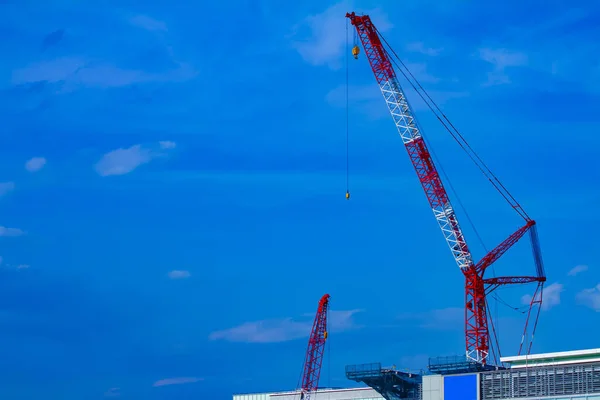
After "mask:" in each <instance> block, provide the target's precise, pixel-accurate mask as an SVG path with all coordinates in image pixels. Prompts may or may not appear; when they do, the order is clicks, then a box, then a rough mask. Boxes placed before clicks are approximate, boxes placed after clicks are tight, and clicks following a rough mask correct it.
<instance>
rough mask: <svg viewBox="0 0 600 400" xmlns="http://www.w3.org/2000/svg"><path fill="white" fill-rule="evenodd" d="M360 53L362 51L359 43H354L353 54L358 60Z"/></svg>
mask: <svg viewBox="0 0 600 400" xmlns="http://www.w3.org/2000/svg"><path fill="white" fill-rule="evenodd" d="M359 53H360V47H358V45H354V47H353V48H352V55H353V56H354V59H355V60H358V55H359Z"/></svg>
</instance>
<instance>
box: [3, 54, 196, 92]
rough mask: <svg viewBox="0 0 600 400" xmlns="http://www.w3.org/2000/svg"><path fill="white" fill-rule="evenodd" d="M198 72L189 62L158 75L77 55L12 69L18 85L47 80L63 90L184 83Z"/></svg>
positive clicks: (15, 82) (13, 78) (14, 81)
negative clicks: (60, 83)
mask: <svg viewBox="0 0 600 400" xmlns="http://www.w3.org/2000/svg"><path fill="white" fill-rule="evenodd" d="M196 75H197V72H196V71H195V70H194V69H193V68H192V67H191V66H190V65H188V64H185V63H179V65H178V68H176V69H172V70H170V71H167V72H164V73H160V74H155V73H149V72H146V71H143V70H133V69H124V68H120V67H118V66H116V65H112V64H109V63H106V62H97V61H90V60H87V59H84V58H78V57H62V58H56V59H53V60H46V61H40V62H38V63H34V64H31V65H28V66H26V67H23V68H19V69H16V70H14V71H13V74H12V83H13V84H15V85H20V84H26V83H32V82H40V81H47V82H49V83H57V82H62V83H64V84H65V86H63V88H62V89H61V92H63V93H64V92H68V91H71V90H74V89H75V88H77V87H79V86H84V87H91V88H111V87H122V86H128V85H132V84H135V83H147V82H166V81H169V82H182V81H186V80H189V79H192V78H194V77H195V76H196Z"/></svg>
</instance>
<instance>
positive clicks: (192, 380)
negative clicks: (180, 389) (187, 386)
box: [152, 377, 204, 387]
mask: <svg viewBox="0 0 600 400" xmlns="http://www.w3.org/2000/svg"><path fill="white" fill-rule="evenodd" d="M203 380H204V379H202V378H196V377H180V378H167V379H161V380H159V381H156V382H154V384H153V385H152V386H154V387H159V386H167V385H181V384H184V383H196V382H200V381H203Z"/></svg>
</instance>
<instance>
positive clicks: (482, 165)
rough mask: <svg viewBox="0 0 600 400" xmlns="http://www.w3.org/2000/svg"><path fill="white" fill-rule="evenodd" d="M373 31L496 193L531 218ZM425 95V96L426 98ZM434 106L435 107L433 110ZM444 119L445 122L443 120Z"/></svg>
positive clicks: (527, 217) (394, 53) (525, 218)
mask: <svg viewBox="0 0 600 400" xmlns="http://www.w3.org/2000/svg"><path fill="white" fill-rule="evenodd" d="M375 31H376V32H377V34H378V35H379V37H381V39H382V41H383V42H384V43H385V44H386V46H387V48H388V49H389V50H390V51H391V52H392V54H393V55H394V57H395V58H396V59H397V60H398V62H399V63H400V64H401V65H402V67H403V68H404V69H405V70H406V71H407V72H408V74H409V75H410V76H411V77H412V78H413V80H414V81H415V83H416V86H418V89H417V87H416V86H415V84H414V83H413V82H412V81H411V80H410V79H409V78H408V76H407V75H406V73H405V72H404V71H403V69H402V68H401V67H400V66H399V65H398V64H397V63H396V62H395V60H394V59H393V58H391V57H390V59H391V61H392V62H393V63H394V64H395V65H396V66H397V67H398V69H399V70H400V72H401V73H402V75H404V77H405V78H406V80H407V81H408V82H409V83H410V85H411V86H412V87H413V89H414V90H415V91H416V92H417V94H418V95H419V97H421V99H422V100H423V101H424V102H425V104H426V105H427V107H429V109H430V110H431V111H432V112H433V114H434V115H435V116H436V118H437V119H438V120H439V121H440V122H441V124H442V125H443V126H444V128H445V129H446V130H447V131H448V133H450V135H451V136H452V138H453V139H454V140H455V141H456V142H457V143H458V145H459V146H460V147H461V148H462V149H463V150H464V151H465V153H467V155H468V156H469V158H470V159H471V160H472V161H473V163H474V164H475V165H476V166H477V167H478V168H479V170H480V171H481V172H482V173H483V174H484V175H485V176H486V178H488V180H489V181H490V183H491V184H492V186H494V188H495V189H496V190H497V191H498V193H500V195H501V196H502V197H504V199H505V200H506V201H507V202H508V203H509V204H510V205H511V207H512V208H513V209H514V210H515V211H516V212H517V214H519V215H520V216H521V217H522V218H523V219H524V220H526V221H529V220H531V218H530V217H529V215H527V213H526V212H525V210H524V209H523V208H522V207H521V205H520V204H519V202H518V201H517V200H516V199H515V198H514V196H513V195H512V194H511V193H510V192H509V191H508V189H507V188H506V187H505V186H504V185H503V184H502V182H500V180H499V179H498V178H497V177H496V175H495V174H494V173H493V172H492V171H491V169H490V168H489V167H488V166H487V164H486V163H485V162H484V161H483V160H482V159H481V157H479V155H478V154H477V152H475V150H473V148H472V147H471V146H470V145H469V143H468V142H467V140H466V139H465V138H464V136H463V135H462V134H461V133H460V131H459V130H458V129H457V128H456V127H455V126H454V124H453V123H452V122H451V121H450V119H449V118H448V117H447V116H446V114H445V113H444V112H443V111H442V110H441V109H440V108H439V106H438V105H437V104H436V103H435V101H433V99H432V98H431V96H429V94H428V93H427V91H425V89H423V87H422V86H421V84H420V83H419V82H418V81H417V79H416V78H415V77H414V75H413V74H412V73H411V72H410V71H409V70H408V68H407V67H406V65H405V64H404V62H403V61H402V60H401V59H400V57H399V56H398V54H397V53H396V52H395V51H394V49H393V48H392V47H391V46H390V45H389V43H388V42H387V40H386V39H385V37H384V36H383V35H382V34H381V32H379V30H378V29H377V28H375ZM386 53H387V51H386ZM388 55H389V54H388ZM425 97H427V99H426V98H425ZM428 100H429V101H428ZM430 102H431V104H430ZM434 107H435V110H434ZM436 110H437V111H438V112H439V114H441V116H440V115H439V114H438V112H436ZM444 120H445V121H446V122H447V123H446V122H444ZM451 128H452V129H451ZM453 131H454V132H453ZM467 149H468V150H467ZM469 150H470V152H469Z"/></svg>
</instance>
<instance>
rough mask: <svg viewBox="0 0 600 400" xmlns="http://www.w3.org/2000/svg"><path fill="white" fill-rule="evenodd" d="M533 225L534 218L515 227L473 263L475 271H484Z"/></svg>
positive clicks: (481, 272)
mask: <svg viewBox="0 0 600 400" xmlns="http://www.w3.org/2000/svg"><path fill="white" fill-rule="evenodd" d="M534 225H535V221H534V220H529V221H527V223H526V224H525V225H524V226H522V227H521V228H519V229H517V231H516V232H515V233H513V234H512V235H510V236H509V237H507V238H506V239H505V240H504V241H503V242H502V243H500V244H499V245H498V246H496V248H495V249H493V250H492V251H490V252H489V253H487V254H486V255H485V256H484V257H483V258H482V259H481V260H479V262H478V263H477V264H476V265H475V269H477V272H478V273H480V274H482V275H483V273H484V272H485V270H486V269H487V267H489V266H490V265H492V264H493V263H495V262H496V261H498V259H499V258H500V257H502V256H503V255H504V253H506V252H507V251H508V249H510V248H511V247H512V246H513V245H514V244H515V243H517V242H518V241H519V239H521V238H522V237H523V235H525V233H527V231H528V230H529V229H530V228H531V227H532V226H534Z"/></svg>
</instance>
